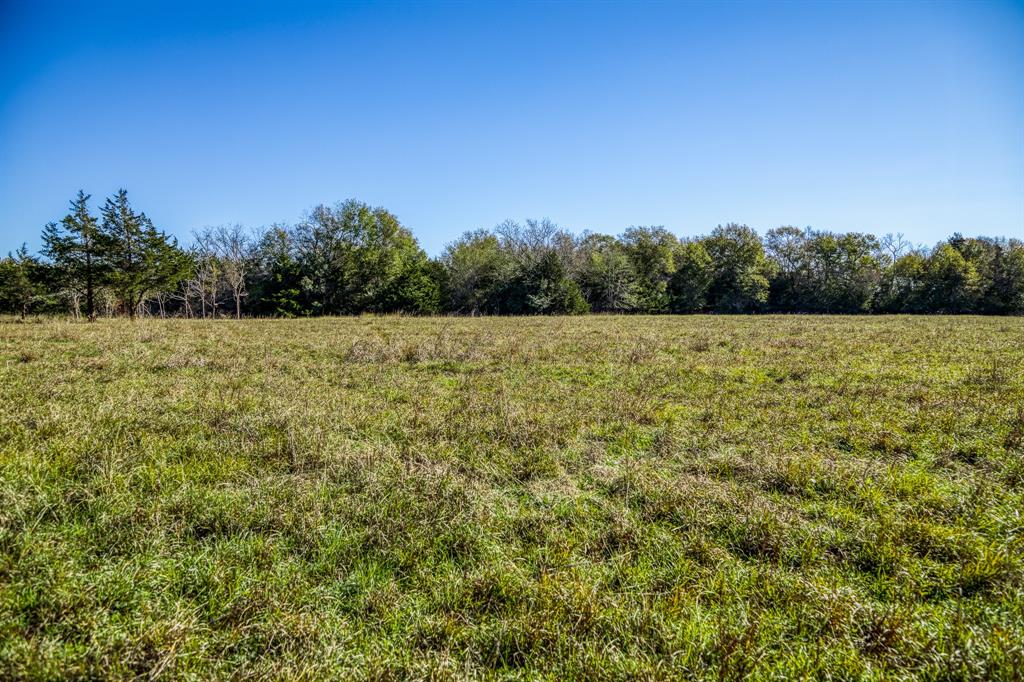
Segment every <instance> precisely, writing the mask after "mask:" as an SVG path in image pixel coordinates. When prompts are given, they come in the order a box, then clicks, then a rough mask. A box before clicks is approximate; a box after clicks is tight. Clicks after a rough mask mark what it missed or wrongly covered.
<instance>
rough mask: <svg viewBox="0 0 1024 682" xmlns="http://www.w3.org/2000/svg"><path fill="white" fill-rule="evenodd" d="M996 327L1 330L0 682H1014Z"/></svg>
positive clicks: (1011, 400) (1016, 470) (1014, 530)
mask: <svg viewBox="0 0 1024 682" xmlns="http://www.w3.org/2000/svg"><path fill="white" fill-rule="evenodd" d="M1022 370H1024V319H1020V318H995V317H958V318H952V317H932V316H919V317H909V316H878V317H865V316H860V317H828V316H799V317H797V316H756V317H755V316H715V317H670V316H662V317H638V316H630V317H624V316H590V317H578V318H566V317H531V318H438V317H432V318H413V317H395V316H388V317H373V316H364V317H360V318H344V319H338V318H318V319H295V320H243V321H242V322H239V323H237V324H223V325H222V324H216V325H212V324H205V323H203V322H201V321H191V320H158V319H155V320H154V319H149V320H142V321H140V322H139V323H137V324H132V325H129V324H124V323H122V322H120V321H118V320H103V319H101V320H99V321H98V322H96V323H95V324H76V323H74V322H71V321H67V320H66V319H61V318H53V317H51V318H39V319H38V320H37V321H36V322H35V323H31V322H30V323H26V324H17V323H12V322H7V323H0V678H3V679H100V678H103V679H110V678H113V679H140V678H148V679H216V678H231V679H239V678H245V679H249V678H258V679H352V678H356V679H409V678H417V679H419V678H431V679H450V678H488V677H502V678H506V679H508V678H512V679H515V678H524V679H544V678H547V679H579V678H590V679H595V678H597V679H693V678H710V679H740V678H744V677H745V676H749V678H750V679H775V680H778V679H867V680H872V679H877V680H882V679H912V678H918V679H947V680H954V679H955V680H971V679H975V680H1019V679H1021V676H1022V675H1021V674H1022V672H1024V649H1022V646H1024V583H1022V580H1024V544H1022V543H1024V534H1022V532H1021V530H1022V526H1021V510H1022V509H1024V371H1022Z"/></svg>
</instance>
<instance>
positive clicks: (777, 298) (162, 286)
mask: <svg viewBox="0 0 1024 682" xmlns="http://www.w3.org/2000/svg"><path fill="white" fill-rule="evenodd" d="M90 198H91V197H90V196H89V195H88V194H86V193H85V192H79V193H78V195H77V196H76V197H75V198H74V199H73V200H72V201H71V202H70V207H69V211H68V213H67V215H65V216H64V217H63V218H61V219H60V220H59V221H55V222H52V223H50V224H48V225H46V226H45V228H44V229H43V235H42V241H43V248H42V251H41V253H40V254H38V255H34V254H30V253H29V252H28V250H27V249H26V248H25V247H24V246H22V248H20V249H18V250H17V251H16V252H14V253H10V254H8V256H7V257H5V258H3V259H0V311H2V312H5V313H9V314H10V313H14V314H17V315H20V316H22V317H24V316H26V315H29V314H34V313H63V312H68V313H70V314H72V315H74V316H86V317H88V318H93V317H96V316H113V315H125V316H128V317H136V316H140V315H149V316H161V317H163V316H182V317H196V318H218V317H235V318H241V317H244V316H272V317H295V316H308V315H352V314H359V313H364V312H371V313H395V312H403V313H411V314H436V313H449V314H461V315H479V314H490V315H529V314H582V313H587V312H607V313H700V312H715V313H754V312H786V313H980V314H992V315H1008V314H1022V313H1024V242H1021V241H1020V240H1017V239H1003V238H987V237H978V238H969V237H963V236H961V235H960V234H955V235H953V236H952V237H950V238H949V239H947V240H945V241H942V242H940V243H939V244H937V245H935V246H934V247H931V248H928V247H924V246H920V245H917V246H915V245H913V244H911V243H910V242H908V241H907V240H906V239H904V238H903V236H902V235H891V234H890V235H886V236H884V237H881V238H877V237H875V236H873V235H871V234H866V233H859V232H847V233H834V232H829V231H821V230H813V229H811V228H805V229H800V228H796V227H791V226H783V227H777V228H775V229H771V230H768V232H767V233H765V235H764V236H763V237H761V236H759V235H758V233H757V232H756V231H755V230H753V229H751V228H750V227H748V226H746V225H738V224H735V223H729V224H727V225H719V226H718V227H716V228H715V229H713V230H712V231H711V232H710V234H708V235H705V236H702V237H696V238H685V239H680V238H678V237H676V236H675V235H674V234H673V233H672V232H670V231H668V230H667V229H665V228H664V227H630V228H628V229H627V230H625V231H624V232H623V233H622V234H621V235H619V236H610V235H603V234H594V233H590V232H585V233H583V234H574V233H571V232H568V231H566V230H563V229H560V228H559V227H558V226H556V225H554V224H553V223H551V222H550V221H548V220H527V221H525V222H522V223H520V222H515V221H506V222H504V223H502V224H500V225H498V226H497V227H495V228H493V229H483V230H477V231H473V232H467V233H466V234H464V235H462V236H461V237H460V238H459V239H457V240H456V241H454V242H452V243H451V244H449V245H448V246H447V247H446V248H445V250H444V252H443V253H442V254H441V256H440V257H438V258H429V257H428V256H427V254H426V253H425V252H424V251H423V249H422V248H420V246H419V244H418V242H417V241H416V238H415V237H414V236H413V234H412V233H411V232H410V231H409V229H407V228H406V227H405V226H403V225H402V224H401V223H400V222H399V221H398V219H397V218H396V217H395V216H394V215H393V214H392V213H390V212H389V211H387V210H385V209H383V208H380V207H376V208H375V207H371V206H368V205H367V204H364V203H361V202H359V201H356V200H354V199H353V200H348V201H345V202H341V203H338V204H336V205H333V206H327V205H320V206H317V207H315V208H313V209H312V210H311V211H309V212H308V213H307V214H306V215H305V216H304V217H303V218H302V220H300V221H299V222H298V223H297V224H295V225H271V226H269V227H266V228H261V229H257V230H249V229H245V228H243V227H242V226H240V225H227V226H220V227H213V228H205V229H202V230H199V231H197V232H195V233H194V235H193V237H194V238H193V240H192V244H191V245H189V246H187V247H182V246H181V245H179V244H178V243H177V241H176V240H175V239H174V238H173V237H171V236H169V235H167V234H166V233H165V232H163V231H161V230H158V229H157V228H156V227H155V226H154V224H153V222H152V221H151V220H150V219H149V218H148V217H147V216H146V214H145V213H142V212H139V211H136V210H135V209H134V208H133V207H132V206H131V203H130V202H129V200H128V195H127V193H126V192H125V191H124V190H120V191H118V192H117V193H116V194H115V195H114V196H112V197H110V198H108V199H107V200H106V201H105V203H104V204H103V206H102V207H101V209H100V213H99V215H98V216H95V215H93V214H92V212H91V210H90V208H89V200H90Z"/></svg>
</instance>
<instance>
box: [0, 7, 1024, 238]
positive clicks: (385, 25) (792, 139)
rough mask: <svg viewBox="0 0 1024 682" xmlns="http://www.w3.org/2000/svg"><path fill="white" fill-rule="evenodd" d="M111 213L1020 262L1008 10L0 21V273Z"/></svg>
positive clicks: (1019, 140) (1021, 22) (1018, 20)
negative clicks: (343, 208)
mask: <svg viewBox="0 0 1024 682" xmlns="http://www.w3.org/2000/svg"><path fill="white" fill-rule="evenodd" d="M120 186H124V187H126V188H127V189H128V191H129V194H130V196H131V197H132V199H133V201H134V203H135V205H136V206H137V207H138V208H141V209H143V210H145V211H146V212H147V213H148V214H149V215H150V217H151V218H153V220H154V222H155V223H156V224H157V226H158V227H161V228H163V229H165V230H167V231H169V232H171V233H173V234H176V235H178V236H179V237H180V238H183V239H186V240H187V238H188V235H189V234H190V232H191V231H192V229H194V228H198V227H202V226H204V225H216V224H221V223H229V222H241V223H243V224H247V225H253V226H256V225H264V224H269V223H271V222H280V221H284V222H294V221H296V220H297V219H298V218H299V217H300V215H301V214H302V213H303V211H305V210H306V209H308V208H310V207H311V206H313V205H315V204H317V203H333V202H334V201H337V200H341V199H346V198H349V197H356V198H359V199H361V200H363V201H366V202H368V203H371V204H374V205H383V206H385V207H387V208H389V209H390V210H392V211H393V212H395V213H396V214H397V215H398V216H399V218H400V219H401V220H402V222H403V223H404V224H406V225H407V226H408V227H410V228H411V229H412V230H413V232H414V233H415V234H416V235H417V237H418V238H419V239H420V241H421V243H422V244H423V245H424V247H425V248H426V249H427V250H428V252H430V253H431V254H437V253H438V252H440V250H441V249H442V248H443V246H444V244H445V243H446V242H448V241H450V240H452V239H454V238H455V237H457V236H458V235H459V234H460V233H462V232H463V231H465V230H467V229H474V228H478V227H491V226H493V225H495V224H497V223H498V222H500V221H501V220H503V219H505V218H509V217H513V218H526V217H548V218H551V219H552V220H554V221H555V222H557V223H559V224H560V225H562V226H564V227H567V228H569V229H572V230H577V231H578V230H583V229H591V230H595V231H599V232H608V233H612V234H617V233H619V232H621V231H622V230H623V229H625V228H626V227H627V226H629V225H634V224H636V225H644V224H655V225H665V226H666V227H668V228H670V229H671V230H673V231H674V232H676V233H677V234H680V235H696V234H702V233H705V232H707V231H709V230H710V229H711V228H713V227H714V226H715V225H716V224H718V223H724V222H730V221H735V222H745V223H747V224H749V225H751V226H753V227H755V228H757V229H758V230H759V231H762V232H763V231H764V230H766V229H769V228H771V227H775V226H778V225H780V224H794V225H798V226H801V227H803V226H807V225H810V226H813V227H815V228H821V229H833V230H843V231H845V230H859V231H869V232H874V233H876V234H883V233H885V232H897V231H902V232H905V233H906V234H907V235H908V236H909V237H910V238H911V239H913V240H914V241H915V242H924V243H929V244H931V243H934V242H935V241H938V240H939V239H942V238H944V237H946V236H948V235H950V234H951V233H952V232H954V231H960V232H963V233H964V234H971V235H973V234H988V235H1002V236H1015V237H1024V4H1021V3H1006V2H1004V3H1000V2H989V3H982V2H972V3H914V2H899V3H895V2H873V3H840V2H831V3H756V4H755V3H708V4H704V3H693V4H691V3H649V4H645V3H623V4H617V3H582V2H578V3H577V2H562V3H530V4H525V3H515V4H496V3H446V4H434V3H387V4H381V3H336V2H322V3H313V2H277V3H264V2H253V1H250V2H244V3H237V4H231V3H215V2H202V3H192V2H187V1H178V2H173V3H166V4H161V3H157V2H152V3H151V2H124V3H102V2H93V3H66V2H65V3H49V2H46V1H43V0H37V1H27V2H18V1H15V2H11V1H10V0H0V251H3V252H6V251H7V250H9V249H13V248H15V247H16V246H17V245H18V244H20V243H21V242H22V241H26V242H28V244H29V246H30V248H36V247H38V245H39V237H38V235H39V232H40V230H41V228H42V226H43V225H44V224H45V223H46V222H47V221H49V220H54V219H57V218H59V217H60V216H61V215H63V214H64V212H65V207H66V205H67V201H68V199H70V198H71V197H72V196H73V195H74V194H75V192H76V191H77V190H78V189H79V188H80V187H81V188H84V189H85V190H86V191H88V192H91V193H92V194H93V196H94V202H96V203H97V204H98V203H99V199H100V198H101V197H103V196H106V195H109V194H111V193H112V192H114V191H115V190H116V189H117V188H118V187H120Z"/></svg>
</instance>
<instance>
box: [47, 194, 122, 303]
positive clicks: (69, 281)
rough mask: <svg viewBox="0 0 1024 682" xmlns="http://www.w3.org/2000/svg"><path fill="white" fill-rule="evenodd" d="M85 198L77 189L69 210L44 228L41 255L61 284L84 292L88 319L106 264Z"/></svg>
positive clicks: (94, 223)
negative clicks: (52, 268)
mask: <svg viewBox="0 0 1024 682" xmlns="http://www.w3.org/2000/svg"><path fill="white" fill-rule="evenodd" d="M89 198H90V195H88V194H86V193H85V192H84V191H82V190H78V196H76V197H75V198H74V199H72V200H71V212H70V213H68V214H67V215H66V216H64V217H63V218H62V219H61V221H60V223H50V224H48V225H47V226H46V227H45V228H44V230H43V255H45V256H46V257H47V258H49V259H50V260H51V261H53V264H54V267H55V269H56V274H57V277H58V278H59V280H60V281H61V283H62V284H64V285H65V286H67V287H69V288H71V289H73V290H75V291H76V292H79V293H84V294H85V314H86V315H87V316H88V318H89V319H90V320H91V319H93V318H94V317H95V315H96V305H95V298H96V297H95V292H96V289H97V288H98V287H100V286H102V285H103V283H104V282H105V277H106V273H107V268H106V263H105V262H104V259H103V255H104V249H103V240H102V239H101V235H100V232H99V227H98V225H97V224H96V218H94V217H93V216H92V214H90V213H89ZM75 314H76V315H77V314H78V313H77V312H76V313H75Z"/></svg>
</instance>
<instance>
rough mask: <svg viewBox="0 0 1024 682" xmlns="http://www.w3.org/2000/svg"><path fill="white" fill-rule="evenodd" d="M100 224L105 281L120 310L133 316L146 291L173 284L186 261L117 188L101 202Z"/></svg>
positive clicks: (170, 239)
mask: <svg viewBox="0 0 1024 682" xmlns="http://www.w3.org/2000/svg"><path fill="white" fill-rule="evenodd" d="M102 214H103V222H102V224H101V226H100V236H101V241H102V243H103V246H104V260H105V261H106V263H107V265H108V266H109V268H110V273H109V282H110V286H111V288H112V289H113V290H114V292H115V293H116V295H117V298H118V300H119V302H120V304H121V308H122V310H123V311H124V312H126V313H128V316H129V317H131V318H133V319H134V317H135V315H136V313H137V311H138V309H139V306H140V305H141V304H142V302H143V300H145V297H146V295H147V294H148V293H151V292H154V291H164V290H166V289H168V288H171V287H174V286H176V285H177V282H178V281H180V280H181V279H182V278H183V277H184V276H185V273H187V271H188V267H189V264H190V261H189V259H188V258H187V257H186V256H185V254H183V253H182V252H181V250H180V249H179V248H178V245H177V242H176V241H175V240H174V239H173V238H172V237H168V236H167V235H166V234H164V233H163V232H159V231H158V230H157V229H156V227H154V226H153V222H152V221H151V220H150V219H149V218H147V217H146V214H145V213H136V212H135V211H134V210H133V209H132V207H131V204H130V203H129V202H128V193H127V192H126V191H125V190H123V189H121V190H118V192H117V194H116V195H114V196H113V197H110V198H109V199H107V201H106V203H105V204H104V205H103V211H102Z"/></svg>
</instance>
